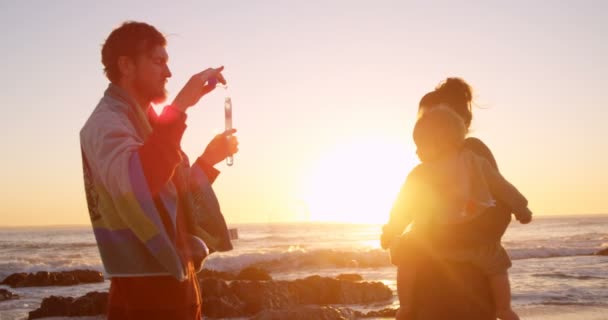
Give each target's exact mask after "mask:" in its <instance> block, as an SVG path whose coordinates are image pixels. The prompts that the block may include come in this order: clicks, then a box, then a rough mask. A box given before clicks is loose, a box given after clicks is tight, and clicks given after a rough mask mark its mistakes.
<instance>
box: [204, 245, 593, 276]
mask: <svg viewBox="0 0 608 320" xmlns="http://www.w3.org/2000/svg"><path fill="white" fill-rule="evenodd" d="M597 250H598V248H595V247H593V248H592V247H588V248H551V247H542V246H541V247H528V248H514V249H508V250H507V251H508V252H509V255H510V256H511V259H513V260H523V259H537V258H540V259H542V258H555V257H573V256H588V255H593V254H594V253H595V252H596V251H597ZM206 266H207V267H208V268H210V269H214V270H219V271H229V272H234V271H238V270H241V269H243V268H245V267H249V266H255V267H259V268H263V269H265V270H267V271H270V272H284V271H289V270H300V269H323V268H351V269H357V268H377V267H387V266H391V263H390V258H389V254H388V252H387V251H385V250H381V249H371V250H325V249H322V250H310V251H307V250H304V249H298V250H287V251H283V252H266V253H247V254H241V255H232V256H222V255H219V256H215V257H214V256H211V258H210V259H208V260H207V262H206Z"/></svg>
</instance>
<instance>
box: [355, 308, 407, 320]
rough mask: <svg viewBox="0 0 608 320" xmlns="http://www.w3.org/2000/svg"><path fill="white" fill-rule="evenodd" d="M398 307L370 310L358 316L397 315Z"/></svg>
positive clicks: (380, 316) (379, 316) (381, 316)
mask: <svg viewBox="0 0 608 320" xmlns="http://www.w3.org/2000/svg"><path fill="white" fill-rule="evenodd" d="M397 310H398V309H391V308H386V309H382V310H374V311H370V312H368V313H366V314H363V315H360V316H359V317H360V318H394V317H395V316H396V315H397Z"/></svg>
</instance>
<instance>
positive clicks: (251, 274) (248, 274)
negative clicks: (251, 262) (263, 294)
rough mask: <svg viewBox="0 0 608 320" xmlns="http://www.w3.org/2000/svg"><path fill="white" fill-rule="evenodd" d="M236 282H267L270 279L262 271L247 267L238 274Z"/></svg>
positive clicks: (264, 271) (268, 275) (266, 273)
mask: <svg viewBox="0 0 608 320" xmlns="http://www.w3.org/2000/svg"><path fill="white" fill-rule="evenodd" d="M236 280H254V281H268V280H272V277H271V276H270V274H268V272H267V271H266V270H264V269H260V268H256V267H247V268H245V269H243V270H241V272H239V274H238V275H237V276H236Z"/></svg>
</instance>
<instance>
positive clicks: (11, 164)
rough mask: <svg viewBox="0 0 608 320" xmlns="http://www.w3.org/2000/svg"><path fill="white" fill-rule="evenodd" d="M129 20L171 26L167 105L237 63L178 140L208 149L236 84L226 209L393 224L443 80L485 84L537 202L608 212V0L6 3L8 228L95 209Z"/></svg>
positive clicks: (498, 136) (1, 76) (478, 119)
mask: <svg viewBox="0 0 608 320" xmlns="http://www.w3.org/2000/svg"><path fill="white" fill-rule="evenodd" d="M125 20H137V21H144V22H148V23H150V24H152V25H154V26H156V27H157V28H158V29H159V30H160V31H161V32H162V33H164V34H165V35H166V36H167V39H168V46H167V51H168V53H169V56H170V61H169V66H170V68H171V71H172V72H173V77H172V78H171V79H169V83H168V85H167V89H168V91H169V93H170V98H169V101H171V100H172V98H173V96H174V95H175V94H176V93H177V92H178V91H179V89H180V88H181V87H182V86H183V85H184V83H185V82H186V81H187V79H188V78H189V77H190V76H191V75H192V74H194V73H196V72H199V71H201V70H203V69H206V68H207V67H215V66H219V65H224V66H225V68H226V69H225V72H224V75H225V77H226V78H227V80H228V82H229V88H228V90H227V91H224V90H216V91H215V92H213V93H211V94H210V95H209V96H206V97H204V98H203V99H202V100H201V102H199V103H198V104H197V105H196V106H195V107H194V108H192V109H191V110H189V116H188V121H187V124H188V129H187V131H186V133H185V136H184V139H183V141H182V147H183V149H184V151H185V152H186V153H187V154H188V155H189V157H190V158H191V159H192V160H193V159H195V158H196V157H198V156H199V155H200V154H201V153H202V151H203V149H204V147H205V146H206V144H207V142H208V141H209V140H210V139H211V138H212V137H213V135H214V134H215V133H218V132H220V131H221V130H223V99H224V97H225V95H229V96H230V97H232V101H233V106H234V111H233V114H234V116H233V118H234V126H235V127H236V128H237V129H238V130H239V132H238V136H239V140H240V152H239V154H237V155H236V156H235V164H234V166H233V167H226V166H225V164H223V163H222V164H220V165H218V166H217V168H218V169H220V170H221V171H222V174H221V175H220V176H219V177H218V180H217V181H216V183H215V189H216V191H217V194H218V197H219V199H220V202H221V205H222V208H223V211H224V214H225V215H226V218H227V220H228V222H229V223H245V222H262V223H268V222H279V221H281V222H282V221H340V222H376V223H382V222H383V221H385V219H386V217H387V215H388V210H389V208H390V206H391V204H392V201H393V200H394V197H395V195H396V193H397V191H398V188H399V186H400V185H401V183H402V182H403V180H404V178H405V176H406V175H407V173H408V171H409V170H410V169H411V168H412V167H413V166H414V165H416V163H417V158H416V156H415V148H414V147H413V142H412V139H411V129H412V127H413V124H414V121H415V117H416V111H417V103H418V101H419V99H420V97H422V95H423V94H425V93H426V92H428V91H430V90H432V89H433V88H434V86H435V85H436V84H438V83H439V82H440V81H441V80H443V79H445V78H446V77H449V76H458V77H462V78H464V79H465V80H466V81H468V82H469V83H470V84H471V85H472V86H473V88H474V90H475V97H476V99H477V105H478V107H475V109H474V120H473V124H472V132H471V135H472V136H476V137H480V138H482V139H483V140H484V141H485V142H486V143H487V144H488V146H489V147H490V148H491V149H492V151H493V152H494V154H495V156H496V158H497V160H498V163H499V167H500V169H501V172H502V173H503V175H504V176H505V177H507V178H508V179H509V180H510V181H511V182H512V183H513V184H514V185H516V186H517V187H518V188H519V189H520V190H521V191H522V192H523V193H524V194H525V195H526V196H527V198H528V199H529V201H530V207H531V209H532V210H533V211H534V212H535V213H536V214H538V215H543V214H587V213H608V169H607V167H606V166H607V164H608V124H607V122H608V111H607V110H606V108H607V107H608V105H607V101H608V89H607V88H606V87H607V86H608V62H607V60H606V57H608V41H607V39H608V2H606V1H560V2H558V1H533V2H529V1H508V2H506V1H500V2H499V1H489V2H488V1H478V2H468V1H457V2H453V1H444V2H435V1H424V2H422V1H420V2H409V1H377V3H375V2H372V1H298V2H297V4H296V1H189V2H180V4H172V3H170V2H168V1H139V2H136V1H129V2H123V1H98V2H93V1H10V0H9V1H0V41H1V43H2V55H1V57H2V58H1V59H0V72H1V73H0V98H1V101H2V102H3V103H2V110H3V112H2V114H3V121H2V125H0V137H1V139H0V148H1V150H2V158H1V160H0V164H1V165H0V183H1V184H0V225H2V226H6V225H10V226H14V225H49V224H52V225H56V224H88V223H89V216H88V213H87V207H86V201H85V196H84V188H83V182H82V167H81V158H80V146H79V131H80V129H81V127H82V125H83V124H84V122H85V121H86V119H87V118H88V116H89V114H90V113H91V111H92V110H93V108H94V107H95V105H96V104H97V102H98V101H99V99H100V98H101V96H102V94H103V91H104V90H105V88H106V86H107V84H108V80H107V79H106V78H105V76H104V74H103V71H102V70H103V69H102V65H101V54H100V51H101V45H102V43H103V42H104V40H105V38H106V37H107V36H108V34H109V33H110V32H111V31H112V29H113V28H115V27H117V26H119V25H120V24H121V23H122V22H123V21H125ZM161 107H162V106H157V110H160V108H161Z"/></svg>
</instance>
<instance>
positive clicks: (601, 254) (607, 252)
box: [595, 248, 608, 256]
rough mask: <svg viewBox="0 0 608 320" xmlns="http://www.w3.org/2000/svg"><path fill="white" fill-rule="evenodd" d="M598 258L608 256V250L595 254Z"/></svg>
mask: <svg viewBox="0 0 608 320" xmlns="http://www.w3.org/2000/svg"><path fill="white" fill-rule="evenodd" d="M595 254H596V255H598V256H608V248H604V249H601V250H600V251H598V252H596V253H595Z"/></svg>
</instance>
